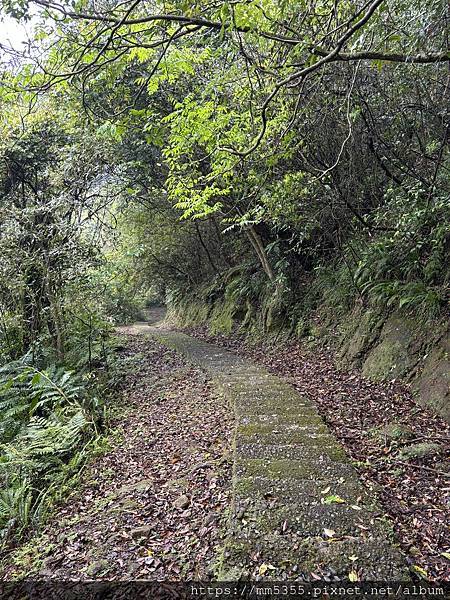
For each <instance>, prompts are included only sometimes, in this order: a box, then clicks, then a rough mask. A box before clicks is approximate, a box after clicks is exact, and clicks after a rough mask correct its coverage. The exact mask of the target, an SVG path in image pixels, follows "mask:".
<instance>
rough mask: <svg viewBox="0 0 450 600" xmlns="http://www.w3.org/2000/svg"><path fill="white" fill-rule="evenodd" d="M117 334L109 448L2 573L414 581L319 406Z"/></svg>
mask: <svg viewBox="0 0 450 600" xmlns="http://www.w3.org/2000/svg"><path fill="white" fill-rule="evenodd" d="M120 334H121V335H122V336H123V339H124V343H123V344H124V346H123V347H124V350H123V355H122V361H123V363H124V366H125V365H126V371H127V372H128V374H127V375H126V377H125V379H124V382H123V394H122V398H121V399H120V401H119V402H118V405H117V407H116V411H117V414H116V417H115V424H116V428H117V431H116V435H115V440H114V442H113V443H112V447H111V449H110V450H109V451H108V452H106V453H105V454H103V455H102V456H101V457H99V458H98V459H97V460H96V461H94V462H93V463H92V464H91V465H90V467H89V468H88V469H87V471H86V473H85V474H84V478H83V484H82V487H81V491H79V492H78V493H76V494H74V495H73V496H72V497H71V498H70V499H69V501H68V502H67V503H66V504H65V505H64V506H62V507H61V508H60V509H59V510H58V511H57V512H56V514H55V515H54V518H53V519H52V520H51V521H50V522H49V523H48V526H47V527H46V528H45V530H44V532H43V533H42V534H41V535H40V536H39V537H38V538H34V539H32V540H31V541H30V543H29V544H27V545H24V546H23V547H22V548H20V549H19V550H18V552H17V553H16V554H15V556H14V557H13V561H12V564H11V566H10V568H9V571H8V573H7V576H9V577H11V576H16V577H17V576H19V577H20V576H24V575H27V576H30V573H31V574H32V575H33V576H34V577H38V578H41V579H58V580H64V579H72V580H74V579H75V580H95V581H101V580H130V579H133V580H135V579H149V580H155V579H166V580H167V579H171V580H177V579H178V580H186V579H188V580H189V579H196V580H198V579H203V580H205V579H206V580H208V579H217V578H219V579H222V580H228V581H230V580H236V579H238V578H252V579H256V580H260V579H273V580H280V579H297V580H299V581H314V580H317V579H320V580H325V581H341V580H345V579H347V580H348V579H350V580H352V581H360V580H372V581H374V580H375V581H382V580H404V579H405V578H407V576H408V571H407V568H406V565H405V561H404V559H403V557H402V555H401V554H400V552H399V551H398V549H397V548H396V546H395V543H394V541H393V539H392V538H391V532H390V530H389V527H388V526H387V524H386V522H385V520H384V518H383V514H382V512H381V511H380V510H379V508H378V507H377V505H376V504H375V502H374V499H373V497H371V496H370V495H368V493H367V491H365V489H364V488H363V486H362V485H361V483H360V481H359V479H358V475H357V473H356V471H355V470H354V468H353V467H352V465H351V463H350V461H349V459H348V458H347V457H346V455H345V452H344V451H343V448H342V447H341V446H340V444H339V443H338V442H337V440H336V438H335V437H334V436H333V435H332V434H331V433H330V431H329V430H328V428H327V427H326V425H325V423H324V421H323V420H322V418H321V417H320V415H319V414H318V412H317V408H316V406H315V404H314V403H313V402H312V401H311V400H309V399H308V398H306V397H305V396H303V395H300V394H299V393H298V392H297V391H296V390H295V389H294V387H293V386H291V385H290V384H289V383H287V382H286V381H285V380H283V379H282V378H280V377H278V376H276V375H273V374H270V373H269V372H268V371H267V370H266V369H265V368H264V367H262V366H260V365H258V364H256V363H254V362H252V361H250V360H248V359H246V358H242V357H240V356H238V355H236V354H234V353H232V352H228V351H226V350H224V349H223V348H220V347H218V346H215V345H213V344H210V343H206V342H204V341H201V340H198V339H195V338H193V337H190V336H188V335H185V334H183V333H180V332H177V331H171V330H169V329H164V328H163V327H162V326H160V325H158V324H157V323H154V324H153V325H151V326H149V325H148V324H147V323H137V324H135V325H133V326H130V327H124V328H121V329H120ZM149 336H151V337H152V338H153V339H150V337H149ZM168 347H170V348H171V349H168ZM183 355H184V358H183ZM127 363H128V364H127ZM232 438H233V443H232ZM232 463H233V477H232V474H231V464H232ZM231 481H232V485H231Z"/></svg>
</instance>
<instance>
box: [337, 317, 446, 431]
mask: <svg viewBox="0 0 450 600" xmlns="http://www.w3.org/2000/svg"><path fill="white" fill-rule="evenodd" d="M339 360H340V362H341V363H342V364H343V365H344V366H357V367H360V368H361V369H362V372H363V374H364V376H365V377H368V378H369V379H373V380H375V381H383V380H392V379H405V380H407V381H410V382H411V383H412V388H413V390H414V392H415V393H416V395H417V399H418V401H419V402H420V404H422V405H423V406H426V407H427V408H430V409H431V410H433V411H435V412H436V413H438V414H440V415H441V416H443V417H444V418H445V419H447V420H450V330H449V327H448V325H447V326H445V325H444V324H442V323H441V324H437V325H436V324H433V325H431V324H424V323H421V322H418V321H417V320H414V319H412V318H408V317H405V316H403V315H400V314H392V315H390V316H388V317H383V316H381V315H379V314H376V313H375V312H374V311H370V310H369V311H365V312H361V310H360V309H357V310H354V311H353V312H352V313H350V315H348V317H347V324H346V325H344V327H343V332H342V335H341V339H340V347H339Z"/></svg>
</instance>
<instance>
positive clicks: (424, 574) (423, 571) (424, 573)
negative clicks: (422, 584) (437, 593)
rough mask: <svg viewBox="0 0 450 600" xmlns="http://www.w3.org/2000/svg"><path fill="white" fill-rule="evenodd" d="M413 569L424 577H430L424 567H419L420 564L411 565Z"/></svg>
mask: <svg viewBox="0 0 450 600" xmlns="http://www.w3.org/2000/svg"><path fill="white" fill-rule="evenodd" d="M411 570H412V571H414V573H416V574H417V575H418V576H419V577H421V578H422V579H428V573H427V572H426V571H425V569H422V567H419V566H418V565H413V566H412V567H411Z"/></svg>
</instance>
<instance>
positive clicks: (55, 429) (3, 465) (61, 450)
mask: <svg viewBox="0 0 450 600" xmlns="http://www.w3.org/2000/svg"><path fill="white" fill-rule="evenodd" d="M96 406H97V400H96V399H95V398H91V396H90V394H89V393H88V391H87V385H86V383H85V382H84V381H83V380H82V379H81V378H80V377H79V376H77V375H76V374H74V373H73V372H71V371H67V370H65V369H64V368H61V367H56V366H54V365H52V366H50V367H48V368H46V369H43V370H39V369H37V368H35V367H34V366H32V365H31V360H30V357H29V356H28V355H27V356H25V357H23V358H21V359H20V360H18V361H14V362H11V363H8V364H7V365H4V366H3V367H2V368H0V489H1V491H0V539H1V538H3V540H6V539H7V538H8V537H9V535H10V533H11V532H12V531H14V530H16V531H17V530H20V529H23V528H24V527H26V526H28V525H29V524H30V523H31V522H32V521H33V520H35V519H36V517H37V516H38V515H39V514H41V513H42V512H45V503H46V501H47V496H48V495H49V492H50V491H51V492H52V494H53V495H54V494H55V492H57V487H58V486H61V485H63V484H64V481H65V480H66V479H67V477H70V476H71V475H72V474H73V471H74V470H76V468H77V467H79V466H80V463H81V462H82V456H83V449H84V447H85V446H86V445H87V444H88V443H89V442H90V441H91V440H92V439H93V438H94V437H95V436H96V426H95V420H96V415H95V411H96Z"/></svg>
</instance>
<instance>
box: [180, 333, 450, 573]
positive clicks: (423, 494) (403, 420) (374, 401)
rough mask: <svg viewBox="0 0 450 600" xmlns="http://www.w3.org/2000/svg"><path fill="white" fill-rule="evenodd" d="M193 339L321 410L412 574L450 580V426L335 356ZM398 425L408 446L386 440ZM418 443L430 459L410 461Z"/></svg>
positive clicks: (236, 337) (294, 345)
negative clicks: (276, 380)
mask: <svg viewBox="0 0 450 600" xmlns="http://www.w3.org/2000/svg"><path fill="white" fill-rule="evenodd" d="M187 332H188V333H190V334H191V335H194V336H196V337H199V338H202V339H205V340H207V341H210V342H213V343H215V344H217V345H219V346H222V347H226V348H227V349H229V350H231V351H234V352H236V353H237V354H240V355H242V356H245V357H247V358H251V359H253V360H255V361H256V362H258V363H260V364H263V365H264V366H266V368H268V369H269V370H270V371H271V372H274V373H276V374H277V375H282V376H284V377H285V378H286V379H287V380H288V381H289V382H290V383H291V384H292V385H293V386H294V387H295V388H296V389H297V390H298V391H299V392H300V393H301V394H303V395H304V396H306V397H307V398H308V399H310V400H312V401H313V402H315V404H316V405H317V407H318V410H319V412H320V413H321V415H322V417H323V418H324V420H325V422H326V423H327V425H328V427H329V428H330V429H331V430H332V431H333V432H334V434H335V435H336V437H337V438H338V439H339V441H340V442H341V443H342V445H343V446H344V448H345V449H346V451H347V453H348V454H349V456H350V457H351V458H352V459H353V460H354V461H355V466H356V468H357V470H358V472H359V474H360V477H361V479H362V481H363V483H364V484H365V485H366V486H367V487H368V488H369V489H370V490H371V491H372V492H373V493H374V494H376V496H377V497H378V500H379V503H380V504H381V506H382V508H383V512H384V515H383V517H384V518H386V519H387V520H388V521H389V522H390V523H391V524H392V527H393V530H394V532H395V536H396V538H397V540H398V542H399V544H400V547H401V549H402V550H403V552H404V553H405V555H406V558H407V560H408V562H409V564H410V568H411V572H412V573H413V574H415V575H417V576H419V577H420V578H422V579H423V578H425V579H428V580H430V581H448V580H450V561H449V558H448V557H449V555H450V554H449V553H450V545H449V540H448V523H449V521H450V511H449V503H450V484H449V476H448V457H449V440H450V426H449V424H448V423H446V422H445V421H444V420H443V419H442V418H441V417H439V416H436V415H434V414H433V413H432V412H431V411H429V410H427V409H426V408H424V407H422V406H420V405H418V404H417V403H416V402H415V401H414V399H413V396H412V394H411V391H410V390H409V388H408V386H407V385H405V384H402V383H400V382H398V381H392V382H384V383H375V382H373V381H369V380H368V379H365V378H364V377H363V376H362V375H361V374H360V373H359V372H358V371H357V370H343V369H339V368H337V367H336V365H335V361H334V356H333V352H332V350H331V349H330V348H317V347H315V348H314V349H311V348H310V347H307V346H306V345H305V344H302V343H301V342H296V341H290V342H287V343H283V344H281V343H278V344H274V343H270V342H261V341H260V342H251V343H250V342H249V341H248V340H247V339H246V338H245V336H244V335H241V334H238V333H233V334H231V335H222V334H217V335H211V334H210V333H209V332H208V330H207V328H206V327H191V328H189V329H188V330H187ZM392 423H395V424H398V425H400V427H401V428H402V430H404V431H406V432H409V435H408V436H407V437H406V439H402V438H400V439H395V438H392V437H390V436H389V435H387V434H385V433H384V431H386V427H387V426H390V425H391V424H392ZM417 442H419V443H422V442H423V443H426V444H427V446H428V449H429V452H427V453H426V454H425V455H423V456H407V457H406V458H404V456H403V454H402V452H401V451H402V448H403V447H405V446H408V445H409V444H412V443H417ZM430 442H432V444H431V443H430ZM329 492H330V490H329V489H326V490H324V491H323V493H329ZM331 492H332V490H331ZM328 501H336V499H333V500H331V497H329V500H328ZM337 501H338V502H339V501H341V500H337ZM352 508H354V509H355V510H357V509H358V507H357V506H356V505H355V506H354V507H352Z"/></svg>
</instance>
